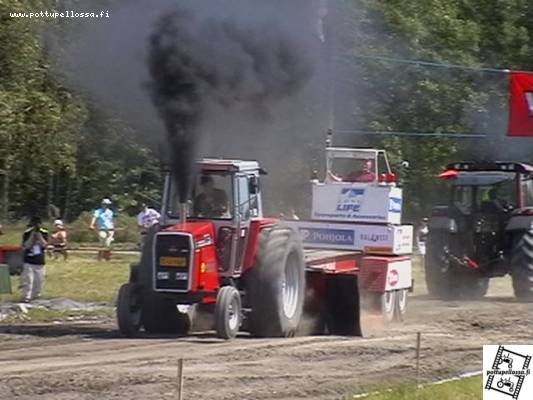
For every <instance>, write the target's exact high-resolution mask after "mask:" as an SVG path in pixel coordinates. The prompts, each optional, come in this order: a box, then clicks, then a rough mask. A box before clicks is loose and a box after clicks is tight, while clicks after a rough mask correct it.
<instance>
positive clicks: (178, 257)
mask: <svg viewBox="0 0 533 400" xmlns="http://www.w3.org/2000/svg"><path fill="white" fill-rule="evenodd" d="M193 254H194V251H193V241H192V236H191V235H189V234H185V233H166V232H164V233H158V234H157V236H156V238H155V241H154V289H155V290H156V291H166V292H188V291H189V290H190V288H191V275H192V265H193V260H192V257H193Z"/></svg>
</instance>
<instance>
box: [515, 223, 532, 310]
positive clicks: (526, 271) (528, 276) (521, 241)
mask: <svg viewBox="0 0 533 400" xmlns="http://www.w3.org/2000/svg"><path fill="white" fill-rule="evenodd" d="M511 274H512V279H513V289H514V294H515V296H516V298H517V299H519V300H522V301H533V230H529V231H527V232H524V233H523V235H522V236H521V237H519V238H518V239H517V240H516V241H515V245H514V247H513V252H512V258H511Z"/></svg>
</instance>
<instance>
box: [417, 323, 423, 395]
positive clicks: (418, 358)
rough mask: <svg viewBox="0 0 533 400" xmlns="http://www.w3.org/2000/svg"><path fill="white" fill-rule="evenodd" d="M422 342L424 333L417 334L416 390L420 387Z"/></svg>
mask: <svg viewBox="0 0 533 400" xmlns="http://www.w3.org/2000/svg"><path fill="white" fill-rule="evenodd" d="M421 341H422V333H421V332H417V333H416V388H417V389H418V388H419V387H420V342H421Z"/></svg>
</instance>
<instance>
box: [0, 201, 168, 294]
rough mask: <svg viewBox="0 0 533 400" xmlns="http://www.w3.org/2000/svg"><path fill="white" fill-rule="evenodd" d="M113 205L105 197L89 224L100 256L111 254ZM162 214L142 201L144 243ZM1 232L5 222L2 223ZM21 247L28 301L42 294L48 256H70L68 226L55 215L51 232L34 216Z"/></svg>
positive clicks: (139, 217)
mask: <svg viewBox="0 0 533 400" xmlns="http://www.w3.org/2000/svg"><path fill="white" fill-rule="evenodd" d="M111 205H112V202H111V200H110V199H108V198H105V199H103V200H102V202H101V206H100V207H99V208H97V209H96V210H95V211H94V213H93V216H92V219H91V223H90V225H89V228H90V229H91V230H95V231H97V234H98V240H99V243H100V247H99V249H98V255H97V259H98V260H102V259H105V260H109V259H110V258H111V244H112V243H113V240H114V234H115V213H114V212H113V210H112V209H111ZM160 217H161V216H160V214H159V213H158V212H157V211H156V210H154V209H153V208H150V207H148V206H147V205H146V204H143V206H142V210H141V212H140V213H139V214H138V215H137V224H138V226H139V230H140V233H141V244H142V241H143V239H142V238H143V237H144V235H145V234H146V233H147V231H148V229H149V228H150V227H151V226H153V225H154V224H157V223H158V222H159V219H160ZM1 233H2V225H0V234H1ZM22 251H23V260H24V262H23V266H22V272H21V276H20V289H21V292H22V301H23V302H27V303H28V302H31V301H33V300H35V299H38V298H39V297H40V296H41V293H42V290H43V286H44V282H45V276H46V267H45V265H46V256H47V255H48V256H49V257H53V258H54V259H57V258H59V257H60V256H62V257H63V259H64V260H65V261H66V260H67V258H68V251H67V230H66V228H65V225H64V223H63V221H61V220H60V219H56V220H55V221H54V222H53V228H52V232H51V233H50V232H49V231H48V229H46V228H45V227H44V226H43V224H42V221H41V219H40V218H39V217H38V216H34V217H32V218H31V219H30V222H29V224H28V226H27V229H26V230H25V231H24V232H23V234H22Z"/></svg>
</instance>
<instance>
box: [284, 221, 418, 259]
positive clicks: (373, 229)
mask: <svg viewBox="0 0 533 400" xmlns="http://www.w3.org/2000/svg"><path fill="white" fill-rule="evenodd" d="M285 222H286V223H287V224H288V225H289V226H291V227H292V228H293V229H295V230H296V231H298V232H299V233H300V237H301V239H302V243H303V245H304V248H313V249H332V250H355V251H363V252H365V253H368V254H385V255H405V254H411V253H412V250H413V226H412V225H363V224H340V223H337V224H334V223H333V224H332V223H326V222H310V221H285Z"/></svg>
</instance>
